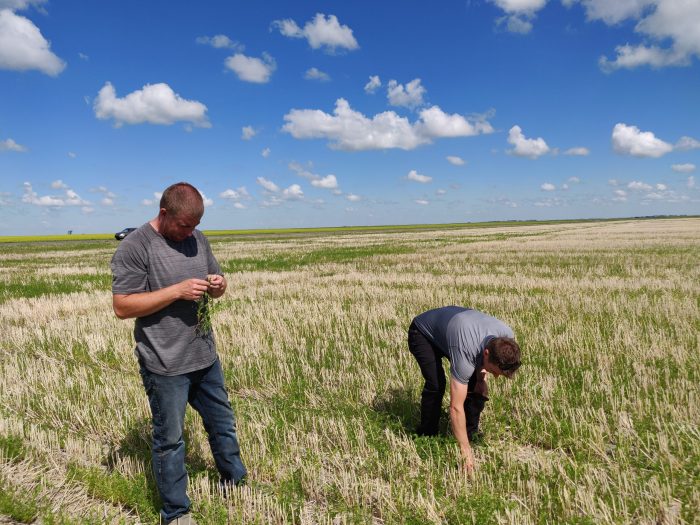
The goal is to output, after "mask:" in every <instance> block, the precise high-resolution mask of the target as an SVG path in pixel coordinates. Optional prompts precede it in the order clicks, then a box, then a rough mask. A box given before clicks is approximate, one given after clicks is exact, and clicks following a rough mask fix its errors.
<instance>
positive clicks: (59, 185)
mask: <svg viewBox="0 0 700 525" xmlns="http://www.w3.org/2000/svg"><path fill="white" fill-rule="evenodd" d="M51 187H52V188H53V189H54V190H65V189H68V185H67V184H66V183H65V182H63V181H62V180H61V179H58V180H55V181H53V182H52V183H51Z"/></svg>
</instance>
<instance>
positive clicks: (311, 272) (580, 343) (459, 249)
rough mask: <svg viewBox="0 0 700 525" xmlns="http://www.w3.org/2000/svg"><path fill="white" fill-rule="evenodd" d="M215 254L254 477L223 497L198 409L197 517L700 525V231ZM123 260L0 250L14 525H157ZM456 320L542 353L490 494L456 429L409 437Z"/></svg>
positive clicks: (267, 246)
mask: <svg viewBox="0 0 700 525" xmlns="http://www.w3.org/2000/svg"><path fill="white" fill-rule="evenodd" d="M211 242H212V247H213V250H214V253H215V255H216V256H217V258H218V260H219V262H220V263H221V265H222V267H223V268H224V270H225V272H226V275H227V278H228V280H229V289H228V292H227V294H226V295H225V296H224V297H223V298H222V299H220V300H219V302H220V303H221V304H222V309H221V310H220V311H219V312H218V313H217V314H216V317H215V319H214V327H215V332H216V337H217V343H218V348H219V354H220V357H221V361H222V365H223V368H224V372H225V375H226V382H227V385H228V388H229V391H230V394H231V401H232V404H233V406H234V410H235V411H236V415H237V418H238V435H239V439H240V443H241V447H242V454H243V458H244V461H245V462H246V465H247V467H248V470H249V475H250V479H249V482H248V484H247V485H246V486H245V487H243V488H240V489H237V490H236V491H234V493H233V494H231V495H230V496H229V497H228V499H224V498H223V497H222V495H221V494H220V493H218V491H217V484H216V481H217V477H216V471H215V469H214V465H213V461H212V459H211V455H210V453H209V450H208V444H207V439H206V435H205V433H204V431H203V428H202V425H201V422H200V421H199V420H198V416H197V415H196V414H195V413H194V412H193V411H190V409H188V414H187V417H186V440H187V444H188V448H187V461H188V471H189V474H190V495H191V497H192V499H193V502H194V507H193V510H194V511H195V517H196V518H198V519H199V520H200V522H202V523H205V524H210V523H212V524H216V523H221V524H223V523H229V522H230V523H261V524H267V523H274V524H278V523H279V524H282V523H290V524H292V523H294V524H336V523H338V524H340V523H358V524H365V523H377V524H379V523H387V524H395V523H396V524H398V523H406V524H416V525H418V524H428V523H435V524H442V523H445V524H447V523H449V524H466V523H478V524H488V523H494V524H496V523H499V524H500V523H508V524H529V523H543V524H545V523H547V524H548V523H556V524H559V523H570V524H574V523H576V524H589V523H590V524H598V523H635V524H637V523H640V524H669V525H670V524H675V523H678V524H681V523H700V511H698V509H700V426H699V422H700V396H699V390H700V388H699V387H698V383H699V381H700V336H699V334H700V284H699V283H700V264H699V261H700V219H665V220H644V221H632V220H630V221H615V222H593V223H572V224H541V225H527V226H512V227H508V226H503V227H497V228H466V227H465V228H461V229H436V230H431V231H410V232H370V233H344V234H333V235H330V234H328V235H323V234H313V235H306V236H279V237H259V238H245V237H240V236H236V237H221V238H219V237H212V238H211ZM115 248H116V241H89V242H88V241H65V242H60V243H59V242H57V243H45V242H44V243H10V244H4V245H0V326H2V330H1V331H0V523H2V522H3V521H4V522H23V523H32V522H37V523H61V524H64V523H65V524H68V523H139V522H140V523H156V522H157V512H158V508H159V503H158V498H157V494H156V492H155V488H154V484H153V478H152V475H151V472H150V451H149V443H150V438H149V433H150V412H149V408H148V404H147V400H146V396H145V394H144V392H143V387H142V385H141V382H140V377H139V374H138V367H137V364H136V361H135V358H134V357H133V339H132V328H133V321H120V320H118V319H117V318H116V317H115V316H114V315H113V313H112V309H111V291H110V285H111V275H110V271H109V260H110V258H111V255H112V253H113V252H114V250H115ZM450 304H458V305H464V306H470V307H474V308H477V309H480V310H482V311H485V312H487V313H489V314H491V315H494V316H495V317H498V318H500V319H502V320H504V321H505V322H506V323H507V324H509V325H510V326H511V327H513V329H514V331H515V333H516V338H517V339H518V341H519V342H520V344H521V347H522V348H523V352H524V364H523V367H522V368H521V370H520V371H519V372H518V374H516V377H515V379H513V380H512V381H505V380H499V381H495V382H492V383H491V385H490V391H491V392H490V397H491V401H489V403H487V407H486V410H485V412H484V415H483V416H482V430H483V431H484V433H485V438H484V440H483V441H482V442H481V443H480V444H479V445H478V446H477V447H475V455H476V459H477V470H476V475H475V477H474V479H469V478H467V477H466V476H465V475H464V474H463V473H462V471H461V470H460V469H459V452H458V449H457V445H456V442H455V441H454V439H453V438H452V437H451V435H450V433H449V430H448V426H447V421H446V417H444V418H443V419H444V421H443V432H442V435H441V436H439V437H437V438H419V437H416V436H415V435H413V434H412V430H413V428H414V426H415V424H416V422H417V420H418V401H419V396H420V390H421V387H422V381H421V378H420V373H419V370H418V367H417V365H416V364H415V362H414V361H413V358H412V357H411V355H410V354H409V352H408V350H407V345H406V330H407V328H408V325H409V324H410V321H411V319H412V318H413V316H415V315H416V314H418V313H420V312H422V311H424V310H427V309H430V308H434V307H437V306H444V305H450ZM447 398H448V396H447V395H446V396H445V408H446V407H447V401H448V399H447ZM445 415H446V414H445Z"/></svg>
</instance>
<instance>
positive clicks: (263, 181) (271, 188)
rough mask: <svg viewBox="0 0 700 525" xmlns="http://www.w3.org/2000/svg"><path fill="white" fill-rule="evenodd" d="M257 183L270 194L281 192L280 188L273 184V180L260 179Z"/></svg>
mask: <svg viewBox="0 0 700 525" xmlns="http://www.w3.org/2000/svg"><path fill="white" fill-rule="evenodd" d="M257 182H258V184H259V185H260V186H262V187H263V188H264V189H265V190H267V191H269V192H270V193H277V192H279V191H280V187H279V186H278V185H277V184H275V183H274V182H272V181H271V180H268V179H266V178H265V177H258V178H257Z"/></svg>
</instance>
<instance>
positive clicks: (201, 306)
mask: <svg viewBox="0 0 700 525" xmlns="http://www.w3.org/2000/svg"><path fill="white" fill-rule="evenodd" d="M208 280H209V278H208V277H207V281H208ZM219 309H221V305H220V304H219V303H215V302H214V298H213V297H212V296H211V295H209V293H208V292H207V293H205V294H204V295H203V296H202V297H201V299H199V300H198V301H197V327H196V329H197V334H198V335H201V336H206V335H208V334H210V333H211V331H212V319H213V316H214V314H215V313H216V311H217V310H219Z"/></svg>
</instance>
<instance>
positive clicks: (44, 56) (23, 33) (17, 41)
mask: <svg viewBox="0 0 700 525" xmlns="http://www.w3.org/2000/svg"><path fill="white" fill-rule="evenodd" d="M4 3H6V2H4ZM12 4H25V6H26V4H28V3H23V2H12ZM2 7H4V6H2V5H0V69H11V70H15V71H27V70H31V69H36V70H38V71H41V72H42V73H46V74H47V75H49V76H52V77H55V76H57V75H58V74H59V73H60V72H61V71H63V70H64V69H65V67H66V63H65V62H64V61H63V60H61V59H60V58H59V57H58V56H56V55H55V54H54V53H53V52H52V51H51V49H50V47H51V45H50V44H49V42H48V41H47V40H46V39H45V38H44V37H43V35H42V34H41V31H39V28H38V27H36V26H35V25H34V23H33V22H32V21H31V20H29V19H28V18H25V17H23V16H20V15H17V14H15V13H13V12H12V11H11V10H10V9H2Z"/></svg>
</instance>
